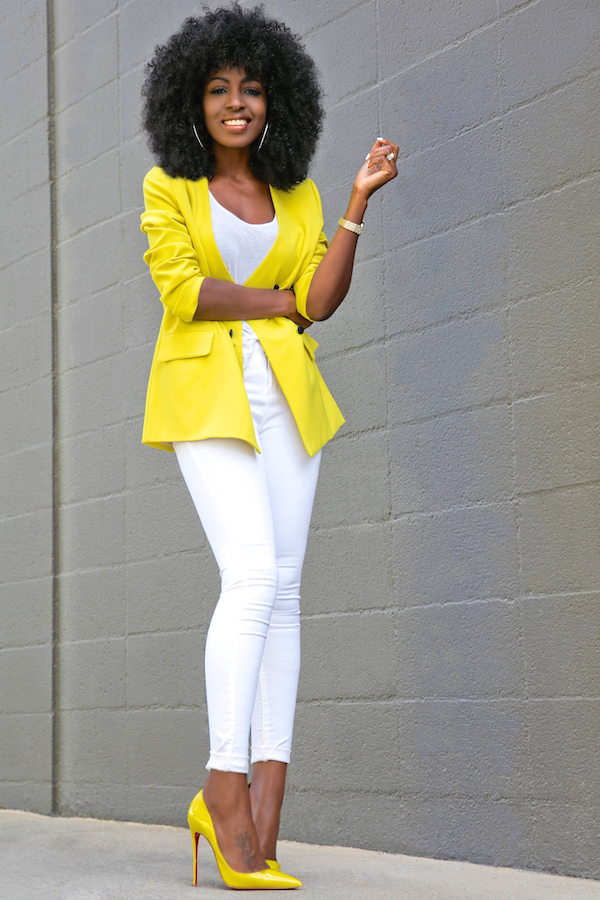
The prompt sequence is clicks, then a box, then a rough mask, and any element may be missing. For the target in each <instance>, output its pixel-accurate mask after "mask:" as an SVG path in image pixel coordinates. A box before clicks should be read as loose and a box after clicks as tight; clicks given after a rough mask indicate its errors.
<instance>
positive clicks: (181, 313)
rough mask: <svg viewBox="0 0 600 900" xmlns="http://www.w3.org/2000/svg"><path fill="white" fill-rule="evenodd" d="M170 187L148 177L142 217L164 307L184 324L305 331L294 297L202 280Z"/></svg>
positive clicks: (154, 175) (156, 174)
mask: <svg viewBox="0 0 600 900" xmlns="http://www.w3.org/2000/svg"><path fill="white" fill-rule="evenodd" d="M171 182H172V179H170V178H169V177H168V176H167V175H165V173H164V172H162V170H160V169H158V168H157V167H155V168H154V169H152V170H151V171H150V172H149V173H148V175H147V176H146V178H145V179H144V201H145V212H144V213H142V217H141V218H142V224H141V228H142V231H143V232H144V233H145V234H146V235H147V237H148V244H149V247H148V250H147V251H146V253H145V254H144V260H145V262H146V263H147V264H148V265H149V267H150V272H151V274H152V278H153V280H154V282H155V284H156V286H157V288H158V290H159V292H160V295H161V299H162V302H163V303H164V304H165V306H167V307H168V308H169V309H170V310H171V312H172V313H173V314H174V315H176V316H178V317H179V318H180V319H183V321H184V322H191V321H193V320H194V319H209V320H221V321H222V320H223V319H225V320H227V319H265V318H269V317H271V316H289V317H290V318H291V319H292V320H293V321H295V322H297V324H299V325H302V324H304V323H306V324H307V325H309V324H310V322H308V321H307V320H306V319H303V318H302V317H301V316H299V315H298V313H297V312H296V300H295V297H294V293H293V291H279V290H275V289H269V290H267V289H265V290H262V289H258V288H247V287H243V286H242V285H238V284H233V283H232V282H229V281H220V280H219V279H216V278H209V277H207V276H205V275H203V273H202V271H201V268H200V262H199V259H198V254H197V253H196V250H195V248H194V247H193V245H192V239H191V237H190V234H189V232H188V230H187V227H186V224H185V219H184V216H183V215H182V213H181V211H180V209H179V207H178V205H177V201H176V198H175V197H174V195H173V190H172V186H171Z"/></svg>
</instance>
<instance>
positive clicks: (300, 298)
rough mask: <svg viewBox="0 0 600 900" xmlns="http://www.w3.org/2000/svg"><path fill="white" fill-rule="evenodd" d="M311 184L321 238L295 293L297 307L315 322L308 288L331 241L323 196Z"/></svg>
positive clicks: (311, 182) (306, 317) (303, 314)
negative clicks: (326, 229) (308, 307)
mask: <svg viewBox="0 0 600 900" xmlns="http://www.w3.org/2000/svg"><path fill="white" fill-rule="evenodd" d="M310 185H311V187H312V189H313V193H314V197H315V201H316V204H317V207H318V215H319V219H320V223H321V234H320V235H319V240H318V242H317V246H316V247H315V250H314V253H313V255H312V258H311V260H310V262H309V263H308V265H307V266H306V268H305V269H304V270H303V272H302V273H301V274H300V276H299V277H298V278H297V279H296V282H295V284H294V293H295V295H296V309H297V310H298V312H299V313H300V315H301V316H304V318H305V319H308V320H309V322H314V321H315V320H314V319H311V317H310V316H309V315H308V313H307V312H306V301H307V300H308V290H309V288H310V283H311V281H312V277H313V275H314V274H315V272H316V271H317V266H318V265H319V263H320V262H321V260H322V259H323V257H324V256H325V251H326V250H327V248H328V247H329V242H328V240H327V237H326V235H325V232H324V231H323V208H322V206H321V198H320V196H319V192H318V190H317V186H316V185H315V183H314V182H313V181H310Z"/></svg>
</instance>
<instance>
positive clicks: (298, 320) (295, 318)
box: [285, 290, 312, 328]
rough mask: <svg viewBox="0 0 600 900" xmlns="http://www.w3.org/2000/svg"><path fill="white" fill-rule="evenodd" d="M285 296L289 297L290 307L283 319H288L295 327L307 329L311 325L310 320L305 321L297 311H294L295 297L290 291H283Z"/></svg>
mask: <svg viewBox="0 0 600 900" xmlns="http://www.w3.org/2000/svg"><path fill="white" fill-rule="evenodd" d="M285 293H286V294H288V295H289V296H290V307H289V310H288V312H286V314H285V318H286V319H289V320H290V321H291V322H293V323H294V324H295V325H302V327H303V328H308V327H309V326H310V325H312V322H311V321H310V319H305V318H304V316H301V315H300V313H299V312H298V310H297V309H296V295H295V293H294V292H293V291H292V290H288V291H285Z"/></svg>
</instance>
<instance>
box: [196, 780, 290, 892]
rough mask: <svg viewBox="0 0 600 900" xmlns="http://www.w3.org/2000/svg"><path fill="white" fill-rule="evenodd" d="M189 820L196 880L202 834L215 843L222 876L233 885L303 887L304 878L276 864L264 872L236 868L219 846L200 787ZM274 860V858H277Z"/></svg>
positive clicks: (283, 888) (256, 887)
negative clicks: (290, 873)
mask: <svg viewBox="0 0 600 900" xmlns="http://www.w3.org/2000/svg"><path fill="white" fill-rule="evenodd" d="M188 822H189V826H190V831H191V832H192V844H193V848H194V880H193V884H197V883H198V839H199V837H200V835H202V836H203V837H205V838H206V840H207V841H208V843H209V844H210V846H211V847H212V850H213V853H214V854H215V859H216V861H217V865H218V867H219V872H220V873H221V878H222V879H223V881H224V882H225V884H226V885H227V886H228V887H230V888H237V889H238V890H255V891H256V890H271V891H282V890H286V889H290V888H297V887H301V885H302V882H301V881H299V880H298V879H297V878H294V877H293V876H292V875H286V873H285V872H281V871H280V870H275V869H273V868H268V869H261V870H260V872H236V871H235V869H232V868H231V866H229V865H228V863H227V862H226V861H225V858H224V857H223V854H222V853H221V851H220V849H219V845H218V843H217V837H216V835H215V828H214V825H213V823H212V819H211V817H210V813H209V811H208V808H207V806H206V803H205V802H204V797H203V796H202V791H200V792H199V793H198V794H196V796H195V797H194V799H193V800H192V802H191V804H190V808H189V810H188ZM273 861H274V860H273Z"/></svg>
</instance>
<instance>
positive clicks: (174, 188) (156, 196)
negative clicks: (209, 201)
mask: <svg viewBox="0 0 600 900" xmlns="http://www.w3.org/2000/svg"><path fill="white" fill-rule="evenodd" d="M205 181H206V178H200V179H199V180H198V181H190V180H189V179H188V178H180V177H177V178H173V177H172V176H171V175H168V174H167V172H165V170H164V169H162V168H161V167H160V166H153V167H152V168H151V169H150V171H149V172H147V173H146V175H145V177H144V184H143V190H144V200H145V202H146V206H147V207H148V206H156V205H157V204H159V202H160V201H170V202H172V203H175V204H176V205H180V204H181V203H182V202H185V197H186V195H187V196H188V197H189V196H192V195H193V194H195V193H196V192H197V191H198V189H199V187H200V186H201V184H202V182H205Z"/></svg>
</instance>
